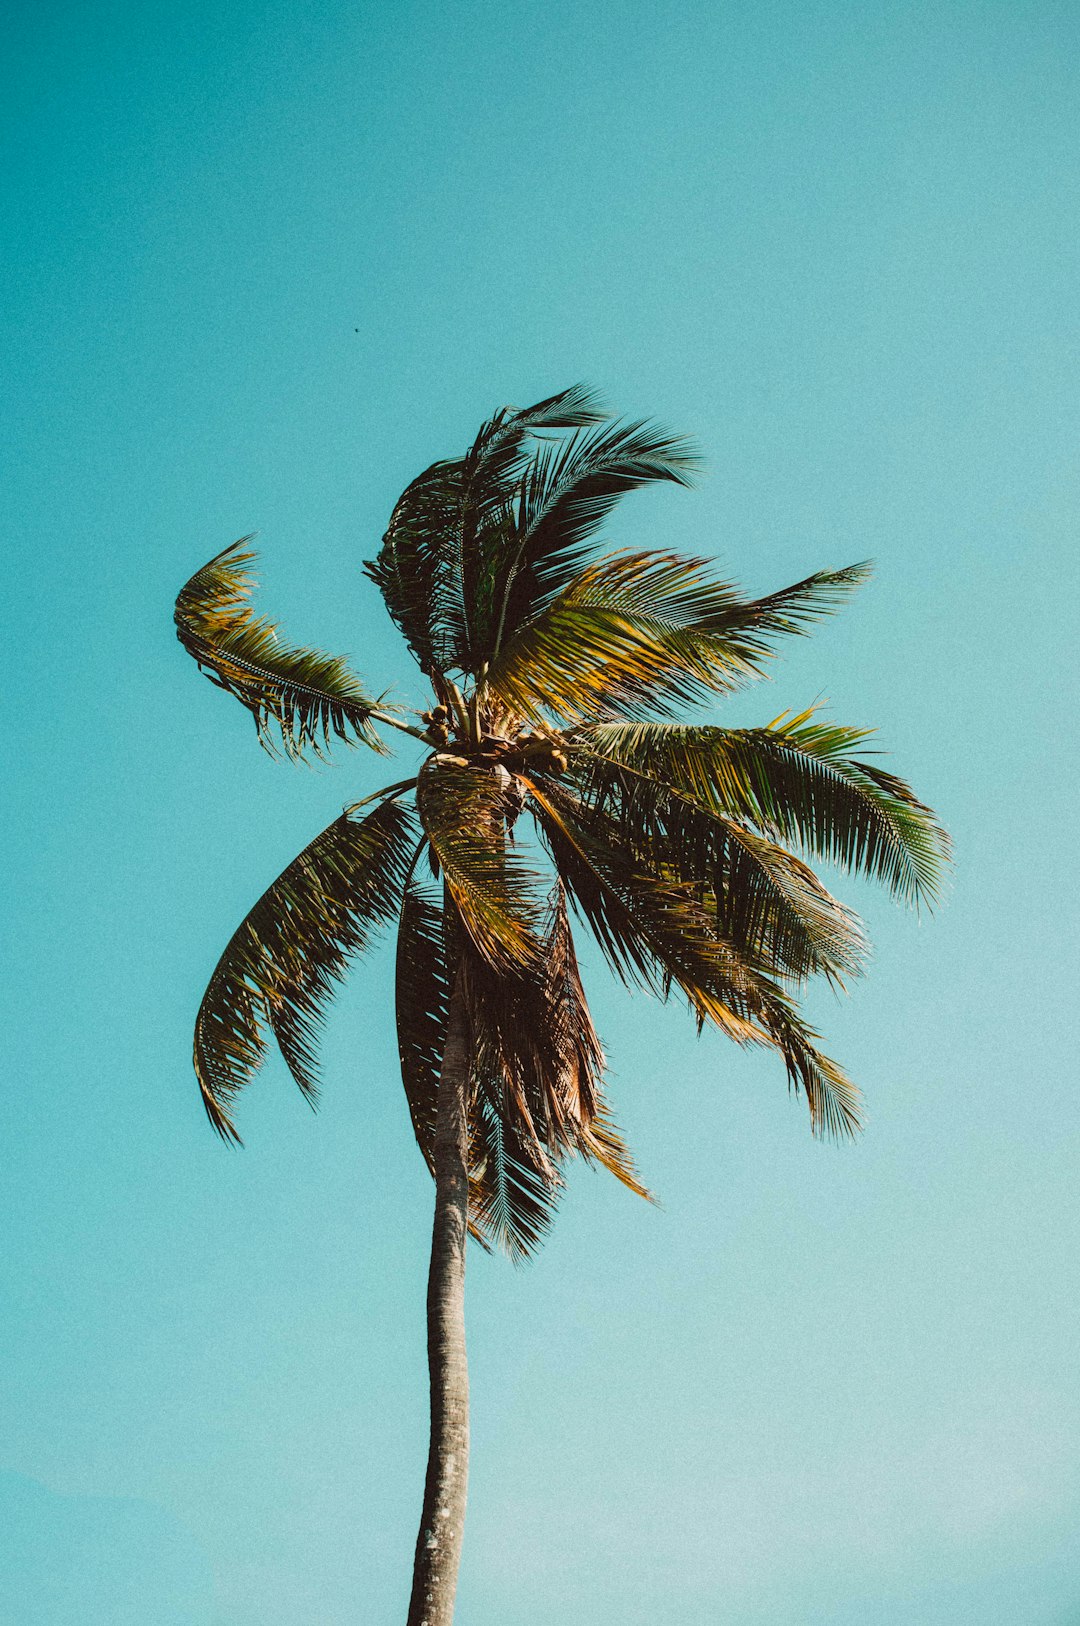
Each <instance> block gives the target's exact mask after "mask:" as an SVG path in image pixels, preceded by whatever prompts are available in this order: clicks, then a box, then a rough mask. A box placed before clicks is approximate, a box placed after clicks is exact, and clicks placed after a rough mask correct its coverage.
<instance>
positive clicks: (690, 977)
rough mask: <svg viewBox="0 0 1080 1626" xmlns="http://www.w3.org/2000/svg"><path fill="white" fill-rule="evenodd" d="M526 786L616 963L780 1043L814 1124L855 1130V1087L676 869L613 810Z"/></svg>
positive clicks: (535, 784)
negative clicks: (656, 864) (647, 852)
mask: <svg viewBox="0 0 1080 1626" xmlns="http://www.w3.org/2000/svg"><path fill="white" fill-rule="evenodd" d="M529 787H530V791H531V793H532V796H533V804H534V811H535V814H536V817H537V821H538V823H539V824H540V826H541V828H542V829H543V831H544V833H545V836H546V837H547V840H548V843H549V846H550V848H551V852H552V856H553V858H554V861H555V863H556V865H557V866H558V868H559V871H560V874H561V875H562V877H563V880H564V882H565V884H566V886H567V889H568V891H569V892H570V895H571V897H572V898H573V900H574V902H575V904H576V906H577V907H578V908H579V909H580V911H581V913H582V915H583V916H584V918H585V919H586V921H587V922H588V924H589V926H590V928H591V929H592V930H593V933H594V936H596V938H597V941H598V942H599V944H600V946H601V948H602V950H603V951H604V953H605V955H606V957H607V958H608V960H609V963H610V964H611V965H612V967H613V969H614V970H615V971H616V972H617V973H618V974H619V975H620V976H621V977H623V979H624V980H631V981H637V982H639V983H641V984H643V985H644V986H645V987H647V988H649V989H651V990H652V991H653V992H655V993H658V994H660V995H661V996H662V997H664V998H666V997H667V995H668V993H669V991H670V990H671V988H673V987H675V988H678V989H679V990H680V992H681V993H682V994H683V995H684V997H685V998H686V999H687V1001H688V1003H689V1004H690V1007H691V1009H692V1010H693V1011H694V1013H695V1015H696V1017H697V1019H698V1023H699V1025H705V1024H712V1025H714V1026H716V1027H719V1028H720V1029H721V1031H723V1032H724V1033H726V1034H727V1035H728V1037H729V1038H732V1039H734V1040H736V1042H738V1043H740V1044H762V1045H767V1046H769V1047H771V1048H773V1049H776V1050H778V1051H779V1052H780V1054H781V1055H782V1057H783V1059H784V1063H785V1066H786V1068H787V1072H788V1077H789V1081H790V1082H791V1084H792V1086H793V1087H794V1088H795V1090H796V1091H797V1092H802V1093H803V1094H805V1096H806V1099H807V1104H808V1105H809V1108H810V1116H811V1123H812V1125H813V1128H814V1130H815V1132H816V1133H823V1134H828V1135H833V1136H837V1137H842V1136H844V1135H850V1134H853V1133H854V1132H855V1130H856V1129H857V1128H858V1127H859V1111H858V1103H859V1092H858V1090H857V1088H856V1087H855V1085H854V1084H852V1083H851V1081H850V1080H849V1079H848V1078H847V1077H846V1075H845V1074H844V1073H843V1071H842V1070H841V1069H840V1068H839V1067H838V1066H837V1065H836V1063H835V1062H833V1061H831V1060H830V1059H829V1058H828V1057H826V1056H824V1055H823V1054H822V1053H821V1052H820V1051H819V1050H818V1049H817V1046H816V1042H815V1041H816V1035H815V1034H813V1032H812V1030H810V1029H809V1028H808V1027H806V1025H805V1024H804V1023H803V1022H802V1020H801V1018H800V1016H799V1015H798V1012H797V1011H796V1009H795V1008H794V1006H793V1004H792V1002H791V1000H790V998H789V997H788V996H787V995H786V994H785V992H784V990H783V989H782V988H781V987H780V986H778V985H777V983H776V982H775V981H774V979H773V977H772V976H771V975H770V974H769V972H768V968H766V967H762V966H760V965H758V964H755V963H754V961H753V960H752V959H751V958H750V956H749V955H745V954H741V953H740V952H739V951H738V950H737V949H736V947H735V946H734V944H733V943H732V942H731V941H730V940H726V939H724V938H722V937H721V936H720V935H719V930H718V925H717V920H716V917H715V916H714V915H711V914H710V912H709V910H708V909H707V908H706V907H705V906H704V905H703V903H702V902H701V901H700V900H699V898H698V897H697V896H695V894H694V892H693V890H692V889H691V888H689V887H687V886H685V885H683V884H681V883H680V882H679V880H678V878H677V876H674V875H671V874H665V873H664V872H663V871H660V872H659V873H656V872H655V871H650V870H649V869H647V868H646V866H645V865H644V864H643V863H642V862H641V860H640V859H639V857H638V855H637V854H636V853H634V852H633V851H632V850H631V849H628V848H627V845H626V842H625V838H624V837H623V835H622V832H621V830H620V828H619V826H618V825H617V824H616V822H615V821H614V820H613V819H610V818H608V817H607V816H605V815H603V814H598V813H597V811H596V810H595V809H591V808H588V807H586V806H584V805H583V804H582V803H581V802H579V801H578V800H577V799H576V798H575V797H574V796H573V793H572V792H570V791H568V790H566V789H564V788H563V787H562V786H559V785H557V784H556V783H555V782H554V781H547V782H543V781H541V780H540V778H539V776H535V777H534V778H532V779H530V781H529Z"/></svg>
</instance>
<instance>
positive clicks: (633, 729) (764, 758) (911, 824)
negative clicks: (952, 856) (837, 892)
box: [580, 713, 950, 905]
mask: <svg viewBox="0 0 1080 1626" xmlns="http://www.w3.org/2000/svg"><path fill="white" fill-rule="evenodd" d="M869 737H870V733H869V731H868V730H866V729H857V728H850V727H845V726H843V725H841V724H839V723H829V722H825V721H822V720H818V719H817V718H816V717H815V716H814V715H813V714H812V713H804V714H803V715H801V716H798V717H794V718H790V719H787V718H778V719H777V720H776V722H774V723H772V724H770V726H769V727H768V728H756V729H727V728H694V727H686V726H683V725H681V724H664V723H629V724H612V725H603V726H599V727H595V728H590V729H588V730H582V731H581V733H580V739H581V743H582V745H583V746H584V747H585V748H586V749H587V750H588V751H590V752H595V753H596V754H597V755H599V756H600V757H602V758H606V759H608V760H613V761H616V762H619V763H623V764H625V765H626V766H627V767H629V768H632V769H634V770H635V771H637V772H640V773H644V774H648V775H649V776H651V777H653V778H655V779H657V780H660V781H662V782H663V783H664V784H667V785H670V786H672V787H673V788H674V789H676V790H678V791H679V792H680V793H681V794H684V795H686V796H689V797H691V798H692V799H693V800H694V801H696V802H698V803H699V804H700V805H701V806H703V807H705V808H708V809H709V810H710V811H712V812H715V813H719V814H725V815H732V816H734V817H736V818H739V819H744V820H747V821H749V822H750V823H751V824H753V825H754V826H755V827H756V828H757V829H758V830H760V831H762V832H764V833H765V834H766V835H767V836H769V837H771V838H773V839H775V840H780V841H784V842H789V843H792V844H794V845H796V846H798V847H800V848H802V849H803V850H804V851H805V852H808V853H813V854H814V855H816V856H817V857H820V858H825V859H827V860H829V861H830V862H832V863H835V864H838V865H841V866H842V867H843V868H845V869H849V870H855V871H862V872H863V873H864V874H866V875H869V876H871V877H872V878H873V879H875V880H878V881H881V882H883V883H884V884H885V885H886V886H887V887H888V888H889V889H890V891H892V892H893V893H895V894H896V896H897V897H899V898H901V899H903V900H905V901H907V902H911V903H915V904H927V905H929V904H932V903H933V902H934V900H935V898H936V897H937V896H938V894H939V891H940V887H941V882H942V878H943V875H944V873H945V870H946V867H947V864H948V860H949V850H950V849H949V838H948V836H947V834H946V833H945V831H944V830H943V829H942V827H941V825H940V823H939V822H938V820H937V818H936V817H935V815H934V813H933V812H932V811H931V809H930V808H928V807H927V806H925V804H924V803H922V802H920V801H919V800H918V798H917V797H916V796H915V794H914V793H913V791H912V790H911V789H910V787H909V786H908V785H906V784H905V783H904V781H903V780H901V779H898V778H896V777H895V775H893V774H889V773H886V772H885V771H884V770H883V769H881V768H879V767H877V766H875V765H874V764H872V763H869V762H866V761H863V760H861V759H860V758H858V757H856V756H854V755H853V754H852V753H853V752H857V751H859V749H860V748H861V747H863V746H864V745H865V742H866V741H867V739H868V738H869Z"/></svg>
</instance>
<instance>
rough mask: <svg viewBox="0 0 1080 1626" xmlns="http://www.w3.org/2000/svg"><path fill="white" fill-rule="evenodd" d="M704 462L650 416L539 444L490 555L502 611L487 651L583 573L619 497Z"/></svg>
mask: <svg viewBox="0 0 1080 1626" xmlns="http://www.w3.org/2000/svg"><path fill="white" fill-rule="evenodd" d="M700 467H701V463H700V457H699V454H698V452H697V450H696V448H695V447H694V446H693V445H692V443H691V442H689V441H688V440H686V439H684V438H683V437H681V436H677V435H672V434H670V433H669V432H668V431H667V430H665V429H661V428H660V427H658V426H657V425H655V424H649V423H629V424H616V425H614V426H605V427H603V428H597V429H593V430H591V431H587V432H584V433H580V434H576V435H574V436H572V437H571V438H570V439H569V440H567V441H565V442H564V443H562V444H560V445H552V446H547V447H543V448H542V449H541V450H539V451H538V452H537V454H536V455H535V456H534V457H533V459H532V461H531V462H530V464H529V466H528V467H527V469H526V470H525V472H524V475H523V477H522V479H521V482H520V485H519V487H518V490H517V492H516V495H515V500H514V504H513V512H512V514H510V515H507V516H506V522H505V523H504V526H503V535H502V536H501V537H500V546H499V549H498V554H497V555H496V556H494V557H493V558H492V560H491V565H490V570H491V574H492V576H493V577H495V578H497V591H496V594H495V602H496V603H497V605H498V616H497V620H496V622H495V624H494V626H493V627H492V628H491V631H490V642H489V645H488V647H485V649H484V651H483V654H484V657H485V658H488V659H490V658H491V656H493V655H494V654H496V653H497V652H498V650H499V648H500V646H501V645H502V643H503V642H504V641H505V639H506V638H507V637H509V636H510V635H512V634H513V632H515V631H516V629H517V628H518V627H519V626H520V625H521V624H522V622H523V621H525V620H526V619H528V618H529V617H531V616H532V615H533V614H535V612H536V611H537V610H538V609H540V608H541V607H542V605H543V604H545V603H547V602H549V601H550V600H551V599H552V598H553V597H555V595H556V594H557V593H558V592H559V591H560V590H561V589H562V588H564V587H566V586H567V585H568V584H569V582H570V581H571V580H572V579H573V577H574V576H576V575H577V573H578V572H579V570H580V569H581V567H582V566H583V565H584V564H585V562H586V560H587V558H588V555H589V554H590V552H591V551H592V546H591V543H592V539H593V538H594V536H595V533H596V531H597V530H598V528H599V526H600V525H601V524H602V523H603V521H604V519H605V518H606V517H607V515H608V514H609V513H610V512H611V510H612V508H613V507H614V506H615V504H616V503H617V502H618V501H619V499H620V498H621V497H623V496H624V495H625V494H626V493H627V492H628V491H632V490H634V489H636V488H637V487H640V486H643V485H647V484H649V483H651V482H655V481H660V480H668V481H674V482H675V483H676V484H678V485H689V484H690V483H691V481H692V479H693V477H694V475H695V474H697V473H698V472H699V470H700Z"/></svg>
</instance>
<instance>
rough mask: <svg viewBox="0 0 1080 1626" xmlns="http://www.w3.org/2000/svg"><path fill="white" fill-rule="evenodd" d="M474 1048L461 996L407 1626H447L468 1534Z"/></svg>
mask: <svg viewBox="0 0 1080 1626" xmlns="http://www.w3.org/2000/svg"><path fill="white" fill-rule="evenodd" d="M468 1045H469V1033H468V1023H467V1021H466V1017H465V1011H464V1008H463V1001H462V998H461V994H460V993H459V991H458V990H457V988H456V987H455V988H454V990H453V992H452V993H451V996H450V1010H449V1017H448V1022H447V1032H446V1050H445V1052H444V1054H443V1065H442V1073H441V1075H440V1078H439V1104H438V1118H437V1124H436V1131H435V1221H434V1224H433V1226H432V1234H431V1266H430V1269H429V1271H428V1292H427V1329H428V1372H429V1375H430V1379H431V1444H430V1446H429V1448H428V1465H427V1479H426V1481H425V1484H424V1511H423V1513H422V1514H421V1517H420V1534H419V1535H418V1536H417V1538H416V1557H415V1559H414V1561H413V1588H412V1597H411V1599H410V1601H409V1618H408V1626H451V1622H452V1621H453V1618H454V1595H455V1593H456V1591H457V1575H458V1565H459V1563H460V1561H461V1541H462V1536H463V1533H464V1526H465V1493H466V1489H467V1485H468V1475H469V1369H468V1365H467V1362H466V1359H465V1244H466V1241H467V1238H468V1223H469V1167H468V1151H469V1142H468V1123H467V1118H466V1108H465V1092H466V1085H467V1081H468V1077H469V1052H468Z"/></svg>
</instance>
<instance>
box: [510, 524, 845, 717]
mask: <svg viewBox="0 0 1080 1626" xmlns="http://www.w3.org/2000/svg"><path fill="white" fill-rule="evenodd" d="M864 574H865V569H864V567H863V566H861V565H854V566H851V567H850V568H848V569H846V570H838V571H822V572H820V573H819V574H817V575H815V576H811V577H808V578H807V579H806V580H805V581H802V582H797V583H796V584H795V585H794V586H793V587H788V588H785V589H784V590H783V591H782V592H779V593H773V594H770V595H769V596H768V597H767V598H763V599H752V600H747V599H744V598H742V597H741V596H740V595H739V593H738V592H737V590H736V589H735V588H734V587H732V586H731V585H730V584H729V583H726V582H720V581H717V580H715V579H714V578H713V577H712V575H711V570H710V567H709V565H708V562H707V561H705V560H702V559H692V558H683V557H681V556H679V555H676V554H666V553H626V554H614V555H611V556H610V557H608V558H605V559H603V560H601V561H600V562H599V563H597V564H595V565H589V566H587V567H586V568H585V569H584V570H582V571H580V572H579V574H578V575H577V576H575V577H574V579H573V580H572V581H571V582H570V583H569V584H568V585H567V586H566V587H565V588H563V590H562V592H561V593H560V594H559V595H558V597H557V598H555V599H554V600H553V601H552V602H551V603H550V604H548V605H547V606H546V607H545V608H543V609H541V610H540V611H539V612H538V613H537V614H536V615H535V616H534V617H533V618H532V619H531V620H529V621H527V622H525V624H524V625H522V626H521V627H520V628H519V629H518V631H517V632H516V633H515V634H514V636H513V637H512V638H511V639H510V640H509V642H508V643H507V644H506V645H505V646H504V647H503V649H502V650H500V652H499V654H498V655H497V656H496V657H495V659H494V660H493V661H492V662H491V665H490V667H489V668H488V671H487V673H486V675H485V687H486V689H487V691H489V692H490V693H491V694H493V695H495V696H497V697H498V699H499V700H500V701H501V702H502V704H503V705H505V706H506V707H507V708H509V709H510V710H511V711H514V712H517V713H519V714H520V715H521V716H523V717H527V718H529V719H531V720H537V721H542V720H543V718H544V716H545V714H547V713H550V714H552V715H554V716H555V717H557V718H559V719H560V720H562V721H564V722H568V723H570V724H576V723H580V722H583V721H596V720H603V719H605V718H610V717H612V716H613V715H614V714H616V713H622V714H623V715H627V714H629V715H631V716H632V715H635V714H640V713H641V712H652V713H654V714H655V713H659V714H661V715H663V714H665V713H669V712H670V711H671V710H672V709H673V708H678V707H679V706H682V705H689V704H693V703H694V702H696V701H700V700H702V699H704V698H705V697H706V696H708V695H709V694H712V693H716V692H724V691H726V690H730V689H733V688H735V687H737V686H738V685H739V684H741V683H742V682H743V681H744V680H745V679H746V678H747V677H752V676H756V675H758V674H759V673H760V672H761V670H762V663H763V661H764V659H765V658H766V657H767V656H768V655H769V654H770V653H771V643H772V640H773V639H775V638H776V637H777V636H780V635H784V634H790V633H795V632H800V631H803V630H804V629H805V626H806V624H807V623H808V622H809V621H811V620H812V619H814V618H815V617H817V616H820V615H823V614H827V613H829V612H830V611H831V610H833V609H835V608H836V606H837V604H838V603H839V602H841V601H842V599H843V598H844V597H845V596H846V595H847V594H848V593H849V592H851V591H852V589H853V588H854V587H856V586H857V585H858V584H859V582H860V581H862V580H863V577H864Z"/></svg>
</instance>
